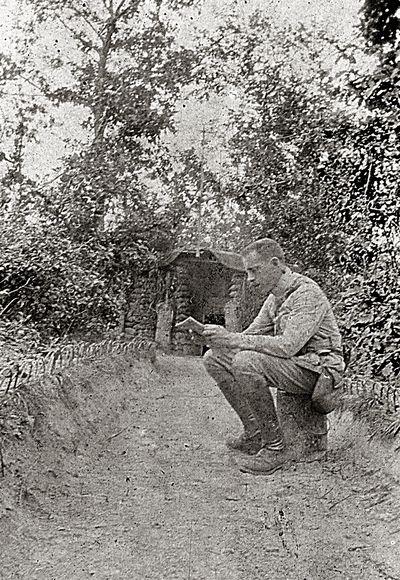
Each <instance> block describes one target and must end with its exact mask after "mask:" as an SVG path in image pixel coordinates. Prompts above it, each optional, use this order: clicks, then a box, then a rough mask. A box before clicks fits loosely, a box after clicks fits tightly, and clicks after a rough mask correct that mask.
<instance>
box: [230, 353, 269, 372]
mask: <svg viewBox="0 0 400 580" xmlns="http://www.w3.org/2000/svg"><path fill="white" fill-rule="evenodd" d="M263 356H268V355H262V354H260V353H258V352H256V351H254V350H241V351H240V352H238V353H237V354H236V355H235V357H234V359H233V361H232V370H233V371H234V372H236V373H237V372H239V373H260V358H261V357H263Z"/></svg>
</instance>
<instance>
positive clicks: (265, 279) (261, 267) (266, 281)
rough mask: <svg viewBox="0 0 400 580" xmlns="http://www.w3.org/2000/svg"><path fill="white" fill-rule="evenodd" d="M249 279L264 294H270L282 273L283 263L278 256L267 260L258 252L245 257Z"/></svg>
mask: <svg viewBox="0 0 400 580" xmlns="http://www.w3.org/2000/svg"><path fill="white" fill-rule="evenodd" d="M243 265H244V268H245V270H246V273H247V281H248V282H249V284H251V286H253V287H255V288H257V289H258V290H260V291H261V292H262V293H263V294H269V293H270V292H271V290H272V289H273V288H274V287H275V286H276V284H277V282H278V280H279V278H280V277H281V275H282V265H281V262H280V261H279V259H278V258H271V259H270V260H268V261H266V260H265V259H264V258H262V257H261V256H260V255H259V254H258V253H257V252H250V253H249V254H247V255H246V256H244V257H243Z"/></svg>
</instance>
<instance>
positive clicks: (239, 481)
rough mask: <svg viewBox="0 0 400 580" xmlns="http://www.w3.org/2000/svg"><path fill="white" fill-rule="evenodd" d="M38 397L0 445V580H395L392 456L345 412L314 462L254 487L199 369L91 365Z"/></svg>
mask: <svg viewBox="0 0 400 580" xmlns="http://www.w3.org/2000/svg"><path fill="white" fill-rule="evenodd" d="M36 395H37V396H36V398H35V401H36V403H35V404H36V405H37V406H38V407H37V409H32V408H31V409H29V413H28V416H29V417H33V416H34V417H35V419H34V420H33V419H31V424H30V425H29V434H28V435H27V436H24V437H23V439H22V440H18V439H10V438H9V440H8V443H7V444H6V445H5V446H4V448H3V456H4V477H3V478H2V482H1V485H2V488H1V492H0V493H1V494H2V495H1V498H2V500H3V501H2V507H1V508H0V510H1V511H0V515H1V531H0V542H1V548H0V555H1V568H0V577H1V578H4V579H7V580H8V579H12V578H16V579H27V580H28V579H29V580H35V579H40V580H52V579H54V580H75V579H76V580H84V579H86V578H95V579H98V580H111V579H120V580H145V579H149V580H161V579H162V580H175V579H176V580H186V579H189V580H195V579H196V580H213V579H218V580H292V579H293V580H319V579H321V580H336V579H337V580H339V579H340V580H346V579H349V580H350V579H351V580H375V579H376V580H379V579H396V578H400V558H399V556H398V554H399V553H400V549H399V547H400V521H399V513H400V510H399V506H400V496H399V491H398V479H397V477H396V471H395V470H396V465H397V464H396V461H395V456H394V455H393V454H391V453H390V452H389V451H388V450H386V451H385V450H384V449H383V448H382V446H375V447H373V446H372V444H368V443H366V440H365V439H364V438H363V435H362V434H361V436H360V437H358V436H357V431H359V429H360V427H359V426H351V422H350V420H349V418H346V417H344V418H342V419H341V420H340V421H338V422H337V423H336V424H335V425H334V427H333V428H332V430H331V447H332V449H331V451H330V454H329V457H328V459H327V460H326V461H324V462H323V463H321V464H319V463H314V464H308V465H306V464H302V465H299V466H296V467H292V468H290V469H289V470H286V471H281V472H277V473H275V474H274V475H273V476H271V477H269V478H265V477H257V478H256V477H253V476H250V475H245V474H243V473H241V472H240V471H239V470H238V469H237V465H236V459H237V456H235V455H234V454H232V453H230V452H228V451H227V450H226V448H225V446H224V439H225V437H226V435H227V434H228V433H229V432H234V431H235V430H237V429H238V423H237V422H236V419H235V417H234V416H233V414H232V413H231V412H230V410H229V408H228V407H227V405H226V403H225V402H224V400H223V398H222V397H221V395H220V394H219V393H218V392H217V390H216V389H215V387H214V385H213V384H212V381H211V380H210V379H208V377H207V376H206V374H205V373H204V371H203V368H202V365H201V361H199V360H197V359H187V358H173V357H167V356H166V357H162V356H160V357H159V358H158V360H157V362H156V363H155V365H152V364H151V363H149V362H145V361H136V362H131V363H130V364H129V363H128V362H126V361H125V362H124V361H103V362H102V363H101V364H99V365H97V367H96V368H95V367H94V366H88V367H86V368H81V369H80V371H79V373H76V374H75V375H71V381H70V382H69V383H67V384H65V385H64V387H62V388H61V389H55V390H54V391H53V392H52V393H51V396H49V395H48V394H46V392H45V391H44V390H42V391H40V392H39V391H38V392H37V393H36ZM31 404H32V405H33V402H32V403H31V402H30V401H29V400H28V407H29V405H31ZM43 409H45V412H43ZM38 413H42V414H38ZM28 422H29V421H28ZM357 437H358V438H359V439H360V441H361V442H360V443H357V444H356V442H357ZM397 475H398V473H397Z"/></svg>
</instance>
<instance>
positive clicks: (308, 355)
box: [243, 270, 345, 379]
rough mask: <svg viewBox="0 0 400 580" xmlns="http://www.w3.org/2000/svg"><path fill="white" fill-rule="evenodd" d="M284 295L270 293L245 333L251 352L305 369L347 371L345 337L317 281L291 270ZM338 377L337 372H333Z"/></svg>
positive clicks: (339, 372) (288, 272)
mask: <svg viewBox="0 0 400 580" xmlns="http://www.w3.org/2000/svg"><path fill="white" fill-rule="evenodd" d="M285 279H286V282H285V286H284V289H283V295H282V296H280V297H279V298H277V297H275V296H274V295H273V294H270V295H269V296H268V298H267V299H266V301H265V302H264V304H263V306H262V308H261V310H260V312H259V314H258V315H257V317H256V318H255V319H254V321H253V322H252V323H251V324H250V326H249V327H248V328H247V329H246V330H245V331H243V334H244V335H246V343H247V341H248V344H249V349H251V350H256V351H258V352H261V353H265V354H269V355H272V356H277V357H281V358H293V359H294V360H295V362H296V363H297V364H298V365H299V366H302V367H304V368H308V369H310V370H314V371H316V372H321V370H322V367H323V366H325V367H328V368H330V369H331V370H333V371H337V373H338V376H337V378H338V379H339V375H341V374H342V372H343V370H344V366H345V365H344V361H343V351H342V338H341V335H340V331H339V328H338V325H337V322H336V319H335V315H334V314H333V311H332V307H331V305H330V303H329V301H328V299H327V297H326V296H325V294H324V293H323V291H322V290H321V288H320V287H319V286H318V284H317V283H316V282H314V281H313V280H311V279H310V278H307V277H306V276H302V275H301V274H297V273H294V272H292V271H290V270H288V271H287V272H286V273H285ZM334 374H335V375H336V373H334Z"/></svg>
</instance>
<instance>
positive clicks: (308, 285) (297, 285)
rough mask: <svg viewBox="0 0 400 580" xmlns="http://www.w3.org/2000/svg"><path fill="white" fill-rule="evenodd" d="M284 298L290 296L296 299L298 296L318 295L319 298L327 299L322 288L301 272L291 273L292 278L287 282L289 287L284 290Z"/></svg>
mask: <svg viewBox="0 0 400 580" xmlns="http://www.w3.org/2000/svg"><path fill="white" fill-rule="evenodd" d="M285 294H286V299H289V298H292V299H296V298H298V297H299V296H315V297H319V298H320V299H325V300H326V299H327V298H326V296H325V292H324V291H323V290H322V288H321V287H320V286H319V285H318V284H317V282H315V280H313V279H312V278H309V277H308V276H304V275H303V274H297V273H294V274H293V278H292V280H291V282H290V284H289V287H288V289H287V291H286V293H285Z"/></svg>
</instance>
